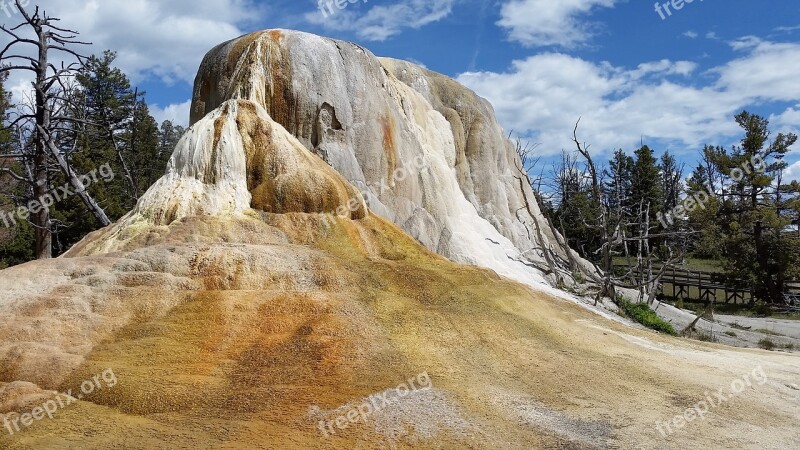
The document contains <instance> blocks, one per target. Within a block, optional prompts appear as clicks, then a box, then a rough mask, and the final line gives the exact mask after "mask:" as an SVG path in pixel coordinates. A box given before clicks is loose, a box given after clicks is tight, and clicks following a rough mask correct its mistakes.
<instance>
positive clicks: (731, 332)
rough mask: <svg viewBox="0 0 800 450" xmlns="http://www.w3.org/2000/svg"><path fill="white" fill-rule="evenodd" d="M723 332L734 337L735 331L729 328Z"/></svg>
mask: <svg viewBox="0 0 800 450" xmlns="http://www.w3.org/2000/svg"><path fill="white" fill-rule="evenodd" d="M725 334H727V335H728V336H730V337H736V333H735V332H733V331H730V330H728V331H726V332H725Z"/></svg>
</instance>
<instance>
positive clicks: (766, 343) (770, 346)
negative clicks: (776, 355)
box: [758, 338, 775, 351]
mask: <svg viewBox="0 0 800 450" xmlns="http://www.w3.org/2000/svg"><path fill="white" fill-rule="evenodd" d="M758 346H759V347H761V348H763V349H764V350H770V351H772V350H774V349H775V343H774V342H772V341H771V340H769V339H766V338H764V339H762V340H760V341H758Z"/></svg>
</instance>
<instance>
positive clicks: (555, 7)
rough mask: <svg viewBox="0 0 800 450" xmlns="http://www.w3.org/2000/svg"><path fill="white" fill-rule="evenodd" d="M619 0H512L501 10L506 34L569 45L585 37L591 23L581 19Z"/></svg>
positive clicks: (528, 42) (527, 41)
mask: <svg viewBox="0 0 800 450" xmlns="http://www.w3.org/2000/svg"><path fill="white" fill-rule="evenodd" d="M618 2H619V0H560V1H552V0H511V1H509V2H507V3H505V4H504V5H503V7H502V8H501V10H500V16H501V18H500V21H499V22H497V24H498V25H500V26H501V27H503V28H506V29H508V31H509V37H510V38H511V39H512V40H514V41H518V42H520V43H522V44H523V45H526V46H530V47H536V46H550V45H553V46H559V47H564V48H572V47H575V46H577V45H579V44H583V43H585V42H586V41H588V40H589V39H590V38H591V37H592V35H593V30H592V28H594V26H593V25H592V24H590V23H585V22H582V21H581V20H580V19H581V18H582V17H584V16H587V15H590V14H591V13H592V12H593V11H594V10H595V9H597V8H611V7H613V6H614V5H615V4H616V3H618Z"/></svg>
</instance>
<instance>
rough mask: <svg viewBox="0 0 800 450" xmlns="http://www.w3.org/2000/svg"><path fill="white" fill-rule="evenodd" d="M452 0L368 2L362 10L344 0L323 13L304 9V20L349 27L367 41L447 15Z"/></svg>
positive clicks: (332, 27)
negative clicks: (387, 3) (372, 4)
mask: <svg viewBox="0 0 800 450" xmlns="http://www.w3.org/2000/svg"><path fill="white" fill-rule="evenodd" d="M454 3H455V0H402V1H399V2H396V3H392V4H389V5H377V6H371V7H370V9H369V10H367V11H366V12H363V10H362V9H361V8H359V5H351V4H349V3H347V2H345V8H344V9H342V10H339V9H338V8H336V7H335V6H334V7H333V10H334V12H333V14H328V15H327V16H326V15H325V14H323V13H322V12H320V11H318V10H315V11H313V12H310V13H307V14H306V15H305V18H306V20H307V21H308V22H310V23H312V24H316V25H321V26H322V27H323V28H326V29H329V30H335V31H352V32H354V33H355V34H356V35H357V36H358V37H360V38H363V39H366V40H370V41H385V40H386V39H389V38H390V37H392V36H395V35H397V34H400V33H401V32H402V31H403V29H404V28H411V29H419V28H421V27H423V26H425V25H428V24H430V23H433V22H437V21H439V20H441V19H444V18H445V17H447V16H449V15H450V13H451V12H452V10H453V4H454Z"/></svg>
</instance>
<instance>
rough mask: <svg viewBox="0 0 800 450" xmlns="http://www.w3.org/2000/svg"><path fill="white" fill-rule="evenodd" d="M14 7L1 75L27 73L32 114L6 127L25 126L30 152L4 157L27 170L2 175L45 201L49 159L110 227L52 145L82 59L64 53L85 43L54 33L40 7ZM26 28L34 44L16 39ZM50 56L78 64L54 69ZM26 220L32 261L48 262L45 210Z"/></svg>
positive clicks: (0, 56) (65, 31) (70, 33)
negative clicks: (17, 19)
mask: <svg viewBox="0 0 800 450" xmlns="http://www.w3.org/2000/svg"><path fill="white" fill-rule="evenodd" d="M26 4H27V2H26ZM15 5H16V8H17V10H18V11H19V13H20V14H21V15H22V17H23V18H24V21H23V22H22V23H20V24H19V25H17V26H15V27H13V28H7V27H5V26H0V30H2V31H3V32H4V33H5V34H6V35H8V36H9V37H10V38H11V42H9V43H8V44H7V45H6V46H5V47H4V48H3V49H2V51H0V64H2V65H3V66H2V68H0V73H8V72H11V71H26V72H30V73H32V75H33V78H34V80H33V89H34V96H35V99H34V104H33V107H32V110H31V111H23V112H21V113H19V114H17V116H16V118H15V119H14V120H13V121H11V123H10V124H9V128H16V129H19V128H23V127H25V126H26V124H27V126H28V127H29V129H30V131H31V139H32V141H33V146H32V147H33V148H32V149H31V151H30V152H23V153H22V154H20V155H8V156H10V157H14V158H16V159H18V160H20V161H21V162H22V165H23V166H24V167H25V168H26V173H25V174H18V173H16V172H14V171H13V170H12V169H10V168H4V169H3V171H2V173H6V174H9V175H11V176H12V177H13V178H14V179H16V180H18V181H22V182H25V183H27V184H29V185H31V186H32V193H33V199H34V200H40V199H44V198H45V196H46V195H48V193H49V192H50V191H51V190H52V186H51V182H50V176H49V170H48V167H49V163H50V161H51V158H52V159H53V160H55V162H56V163H57V166H58V168H59V169H60V170H61V171H62V172H63V173H64V175H65V176H66V178H67V180H69V182H70V184H71V185H72V187H73V188H74V190H75V193H76V194H77V195H78V196H80V198H81V200H82V201H83V202H84V204H86V206H87V208H88V209H89V210H90V211H91V212H92V213H93V214H94V215H95V217H97V219H98V220H99V221H100V223H102V224H103V225H109V224H110V223H111V222H110V221H109V219H108V217H107V216H106V214H105V212H104V211H103V209H102V208H101V207H100V206H99V205H98V204H97V202H95V200H94V199H93V198H92V197H91V196H90V195H89V193H88V192H87V191H86V189H85V188H84V186H83V184H82V183H81V182H80V179H79V177H78V176H77V174H76V173H75V171H74V170H72V167H71V165H70V164H69V162H68V161H67V159H66V158H65V157H64V155H63V154H62V152H61V151H60V150H59V149H58V146H57V145H56V135H57V134H58V133H60V132H62V131H64V130H65V129H67V127H66V126H65V123H66V122H69V121H70V120H74V118H71V117H67V116H65V115H59V114H54V112H55V110H56V109H57V105H58V104H63V103H64V102H69V101H70V99H69V98H67V95H66V94H67V89H66V87H65V84H64V82H65V80H66V79H69V78H70V77H72V76H74V75H75V73H76V72H77V71H78V70H79V69H80V67H82V65H83V64H84V61H85V59H86V58H85V57H84V56H82V55H80V54H79V53H77V52H75V51H73V50H72V49H70V48H69V47H70V46H74V45H86V44H88V43H87V42H81V41H79V40H77V36H78V33H77V32H75V31H71V30H68V29H64V28H59V27H57V26H56V25H55V23H56V22H58V20H59V19H57V18H53V17H49V16H48V15H47V13H46V12H41V13H40V11H39V7H36V8H35V9H34V12H33V13H32V14H29V13H28V12H27V11H26V10H25V8H24V7H23V6H22V4H21V3H20V0H15ZM26 28H27V29H29V30H31V31H32V32H33V33H34V35H35V36H36V39H31V38H28V37H24V36H22V35H21V34H20V30H21V29H26ZM31 50H32V51H33V52H32V53H34V52H35V55H36V56H35V57H31V56H26V53H27V52H26V51H31ZM51 52H57V53H59V54H62V55H64V56H66V57H67V58H69V57H74V58H75V59H76V60H77V61H76V62H72V63H69V64H66V63H61V64H60V67H58V66H56V65H55V64H54V63H52V62H50V53H51ZM26 147H27V146H26ZM31 217H32V220H31V223H32V224H33V225H34V227H35V228H36V257H37V258H38V259H44V258H50V257H51V256H52V224H51V217H50V210H49V208H47V207H39V208H32V209H31Z"/></svg>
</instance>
